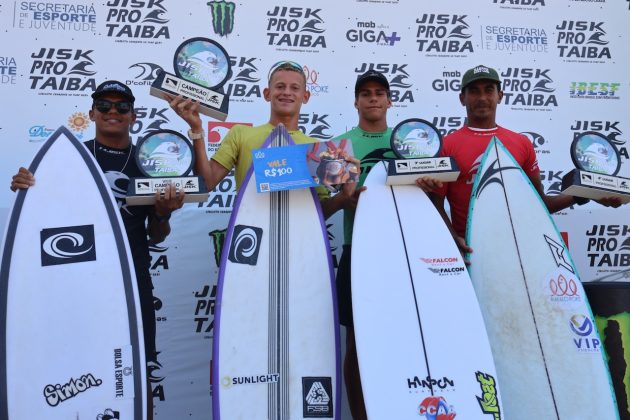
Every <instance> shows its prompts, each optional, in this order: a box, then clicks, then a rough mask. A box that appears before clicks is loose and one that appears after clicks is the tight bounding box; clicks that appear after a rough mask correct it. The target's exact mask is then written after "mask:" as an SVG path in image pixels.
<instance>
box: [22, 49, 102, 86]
mask: <svg viewBox="0 0 630 420" xmlns="http://www.w3.org/2000/svg"><path fill="white" fill-rule="evenodd" d="M93 52H94V50H80V49H76V50H75V49H72V48H41V49H40V50H39V51H37V52H33V53H31V55H30V57H31V58H32V59H33V62H32V64H31V69H30V76H29V80H30V81H31V85H30V89H32V90H39V91H44V90H49V91H57V92H58V91H71V92H72V91H74V92H76V91H81V92H83V91H85V90H89V91H90V92H91V91H93V90H95V89H96V81H95V79H94V78H92V77H90V76H93V75H95V74H96V71H95V70H93V69H92V66H95V62H94V59H92V53H93Z"/></svg>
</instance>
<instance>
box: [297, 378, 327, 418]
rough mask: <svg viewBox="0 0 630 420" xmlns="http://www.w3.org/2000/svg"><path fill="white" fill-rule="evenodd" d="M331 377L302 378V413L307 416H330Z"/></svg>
mask: <svg viewBox="0 0 630 420" xmlns="http://www.w3.org/2000/svg"><path fill="white" fill-rule="evenodd" d="M332 395H333V394H332V378H330V377H303V378H302V396H303V403H302V415H303V416H304V417H308V418H327V417H330V418H332V417H333V415H334V413H333V398H332Z"/></svg>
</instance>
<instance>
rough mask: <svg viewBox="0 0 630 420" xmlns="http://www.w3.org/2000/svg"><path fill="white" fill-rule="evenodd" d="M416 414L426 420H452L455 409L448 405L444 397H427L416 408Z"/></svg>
mask: <svg viewBox="0 0 630 420" xmlns="http://www.w3.org/2000/svg"><path fill="white" fill-rule="evenodd" d="M418 414H419V415H421V416H424V418H426V419H427V420H453V419H454V418H455V415H456V413H455V409H454V408H453V406H452V405H449V404H448V403H447V402H446V400H445V399H444V397H438V396H431V397H427V398H425V399H424V400H422V402H421V403H420V405H419V406H418Z"/></svg>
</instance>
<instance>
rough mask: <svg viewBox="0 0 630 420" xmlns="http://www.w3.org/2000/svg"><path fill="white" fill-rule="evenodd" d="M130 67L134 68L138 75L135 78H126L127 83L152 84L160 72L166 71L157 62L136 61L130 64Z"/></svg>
mask: <svg viewBox="0 0 630 420" xmlns="http://www.w3.org/2000/svg"><path fill="white" fill-rule="evenodd" d="M129 69H134V71H136V76H134V79H133V80H126V81H125V83H126V84H127V85H135V86H151V83H152V82H153V81H154V80H155V79H156V78H157V76H158V74H160V73H161V72H163V71H164V69H163V68H162V66H160V65H159V64H155V63H136V64H132V65H131V66H129Z"/></svg>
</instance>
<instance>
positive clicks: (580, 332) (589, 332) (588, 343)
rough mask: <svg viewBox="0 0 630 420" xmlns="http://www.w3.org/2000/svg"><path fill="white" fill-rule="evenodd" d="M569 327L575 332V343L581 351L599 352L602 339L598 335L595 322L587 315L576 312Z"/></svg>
mask: <svg viewBox="0 0 630 420" xmlns="http://www.w3.org/2000/svg"><path fill="white" fill-rule="evenodd" d="M569 328H570V329H571V331H572V332H573V335H574V337H573V344H574V345H575V347H576V348H577V350H578V352H580V353H597V352H599V348H600V347H601V341H600V339H599V336H598V335H597V329H596V328H595V323H594V322H593V320H592V319H591V318H589V317H588V316H586V315H582V314H576V315H573V316H572V317H571V320H570V321H569Z"/></svg>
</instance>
